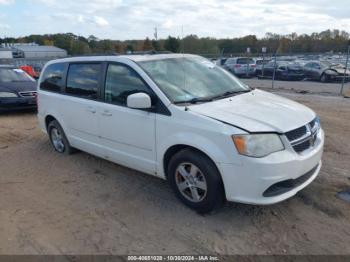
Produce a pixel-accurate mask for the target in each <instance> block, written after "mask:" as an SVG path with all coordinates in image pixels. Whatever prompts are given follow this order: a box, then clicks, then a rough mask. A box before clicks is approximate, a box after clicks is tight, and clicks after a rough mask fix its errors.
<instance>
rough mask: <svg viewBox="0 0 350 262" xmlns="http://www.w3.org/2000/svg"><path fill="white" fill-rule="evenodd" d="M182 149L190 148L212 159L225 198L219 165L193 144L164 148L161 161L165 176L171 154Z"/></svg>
mask: <svg viewBox="0 0 350 262" xmlns="http://www.w3.org/2000/svg"><path fill="white" fill-rule="evenodd" d="M184 149H190V150H193V151H195V152H198V153H199V154H202V155H204V156H205V157H207V158H208V159H209V160H211V161H212V163H213V164H214V166H215V167H216V169H217V171H218V174H219V178H220V180H221V186H222V190H223V194H224V198H225V199H227V198H226V190H225V185H224V179H223V177H222V174H221V170H220V168H219V166H218V165H217V163H216V162H215V161H214V160H213V158H212V157H210V155H209V154H207V153H206V152H204V151H203V150H201V149H199V148H197V147H195V146H191V145H187V144H177V145H173V146H171V147H169V148H168V149H167V150H166V152H165V154H164V155H163V161H162V165H163V172H164V176H165V178H166V179H167V168H168V165H169V162H170V160H171V158H172V156H174V155H175V154H176V153H178V152H180V151H181V150H184Z"/></svg>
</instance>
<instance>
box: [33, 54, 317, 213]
mask: <svg viewBox="0 0 350 262" xmlns="http://www.w3.org/2000/svg"><path fill="white" fill-rule="evenodd" d="M38 90H39V91H38V93H39V95H38V107H39V108H38V117H39V123H40V126H41V128H42V129H43V130H44V131H45V132H47V133H48V135H49V138H50V141H51V143H52V145H53V147H54V149H55V150H56V151H57V152H58V153H62V154H70V153H71V152H73V150H74V149H80V150H82V151H85V152H88V153H90V154H93V155H96V156H99V157H101V158H104V159H107V160H110V161H113V162H115V163H118V164H121V165H124V166H127V167H130V168H133V169H136V170H139V171H141V172H144V173H147V174H151V175H154V176H158V177H160V178H163V179H167V180H168V181H169V183H170V185H171V187H172V188H173V190H174V192H175V194H176V195H177V197H178V198H179V199H180V200H181V201H182V202H184V203H185V204H186V205H187V206H189V207H191V208H193V209H194V210H196V211H198V212H209V211H211V210H212V209H214V208H216V207H218V206H220V204H221V203H222V202H224V201H225V200H228V201H235V202H242V203H249V204H261V205H267V204H273V203H277V202H280V201H283V200H285V199H287V198H290V197H292V196H293V195H295V194H296V193H297V192H298V191H300V190H301V189H303V188H305V187H306V186H307V185H309V184H310V183H311V182H312V181H313V180H314V179H315V178H316V176H317V175H318V173H319V171H320V168H321V157H322V152H323V145H324V132H323V130H322V128H321V126H320V121H319V118H318V117H317V116H316V114H315V113H314V112H313V111H312V110H310V109H309V108H307V107H305V106H303V105H301V104H298V103H296V102H293V101H290V100H288V99H285V98H282V97H279V96H277V95H273V94H270V93H267V92H264V91H260V90H257V89H255V90H253V89H251V88H249V87H248V86H246V85H244V84H243V83H242V82H240V81H239V80H237V79H236V78H235V77H234V76H232V75H231V74H230V73H229V72H227V71H226V70H223V69H221V68H220V67H218V66H215V65H214V64H213V63H211V62H210V61H208V60H206V59H204V58H202V57H199V56H194V55H177V54H166V55H164V54H163V55H159V54H158V55H135V56H132V55H130V56H106V57H82V58H67V59H60V60H55V61H51V62H49V63H48V64H47V65H46V66H45V68H44V70H43V73H42V74H41V76H40V80H39V87H38Z"/></svg>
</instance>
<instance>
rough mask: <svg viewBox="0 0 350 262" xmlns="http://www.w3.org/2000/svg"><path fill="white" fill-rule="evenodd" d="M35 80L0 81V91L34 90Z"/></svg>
mask: <svg viewBox="0 0 350 262" xmlns="http://www.w3.org/2000/svg"><path fill="white" fill-rule="evenodd" d="M36 86H37V83H36V82H32V81H26V82H0V92H1V91H6V92H8V91H10V92H16V93H18V92H27V91H36Z"/></svg>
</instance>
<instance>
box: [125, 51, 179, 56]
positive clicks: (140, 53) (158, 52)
mask: <svg viewBox="0 0 350 262" xmlns="http://www.w3.org/2000/svg"><path fill="white" fill-rule="evenodd" d="M172 53H173V52H170V51H156V50H150V51H134V52H126V54H127V55H162V54H172Z"/></svg>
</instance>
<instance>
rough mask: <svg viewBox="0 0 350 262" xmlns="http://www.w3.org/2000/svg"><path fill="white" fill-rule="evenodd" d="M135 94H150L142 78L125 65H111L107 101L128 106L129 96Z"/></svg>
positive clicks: (106, 87)
mask: <svg viewBox="0 0 350 262" xmlns="http://www.w3.org/2000/svg"><path fill="white" fill-rule="evenodd" d="M135 93H147V94H149V93H150V89H149V88H148V87H147V86H146V85H145V83H144V82H143V81H142V79H141V78H140V76H139V75H138V74H137V73H136V72H135V71H134V70H133V69H131V68H129V67H127V66H124V65H116V64H110V65H109V66H108V70H107V77H106V86H105V101H106V102H109V103H113V104H118V105H126V99H127V97H128V96H129V95H131V94H135Z"/></svg>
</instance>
